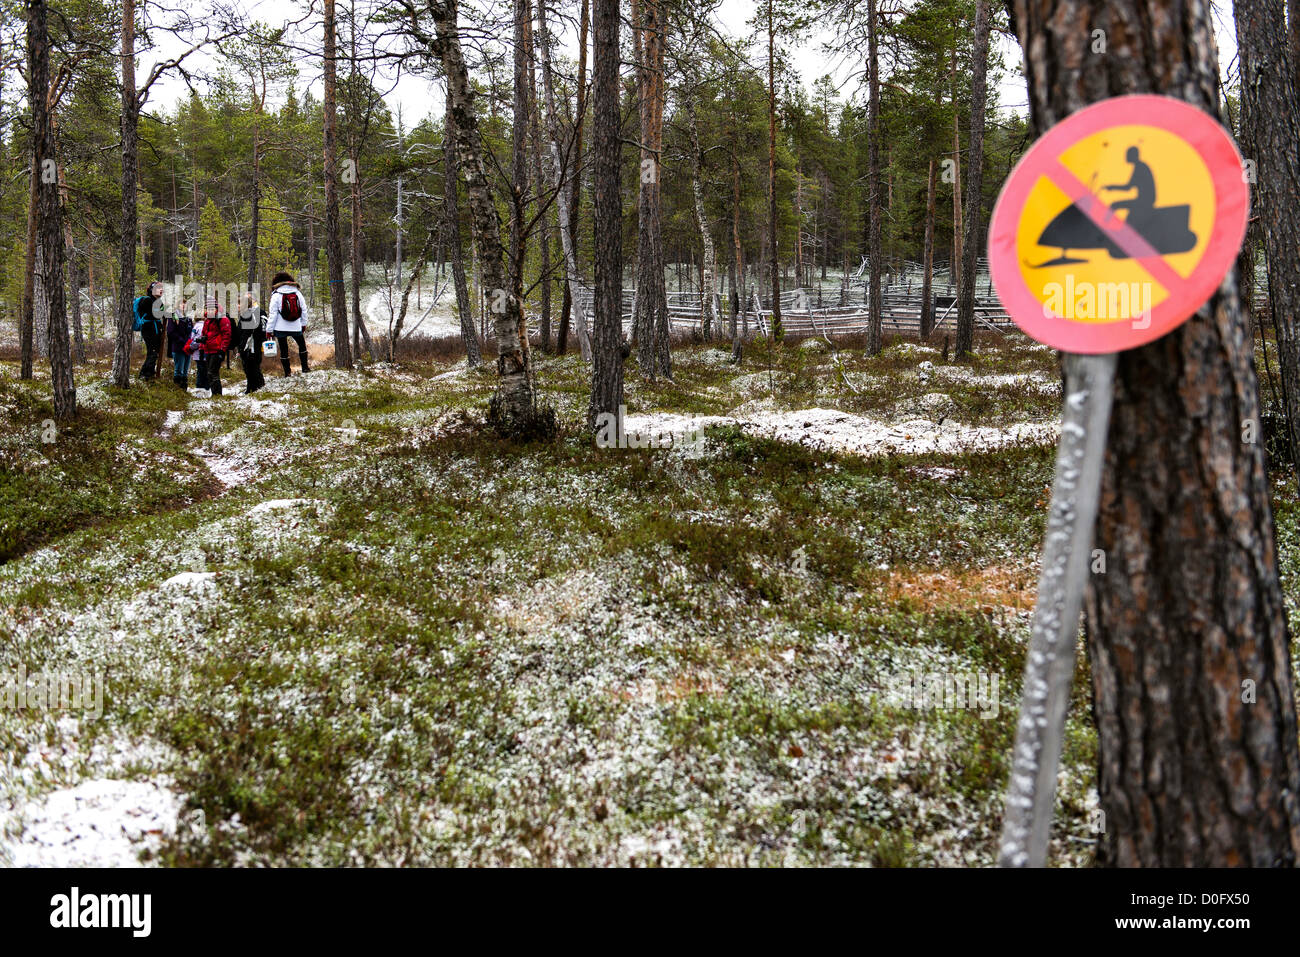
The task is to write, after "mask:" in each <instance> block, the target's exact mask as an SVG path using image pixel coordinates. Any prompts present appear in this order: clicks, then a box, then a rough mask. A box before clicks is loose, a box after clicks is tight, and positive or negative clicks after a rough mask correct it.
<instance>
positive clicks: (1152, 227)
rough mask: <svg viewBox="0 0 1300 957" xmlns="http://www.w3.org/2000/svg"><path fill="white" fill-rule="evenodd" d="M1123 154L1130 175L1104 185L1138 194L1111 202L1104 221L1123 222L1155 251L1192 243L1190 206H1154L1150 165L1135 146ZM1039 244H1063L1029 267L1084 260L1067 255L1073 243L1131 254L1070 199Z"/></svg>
mask: <svg viewBox="0 0 1300 957" xmlns="http://www.w3.org/2000/svg"><path fill="white" fill-rule="evenodd" d="M1124 158H1125V159H1126V160H1128V162H1129V163H1131V164H1132V165H1133V175H1132V176H1131V177H1129V181H1128V182H1127V183H1122V184H1116V185H1114V186H1103V187H1102V190H1103V191H1105V190H1118V191H1127V190H1130V189H1132V190H1136V191H1137V195H1136V196H1134V197H1133V198H1132V199H1123V200H1120V201H1119V202H1116V203H1112V204H1111V207H1110V209H1111V212H1110V214H1109V216H1108V218H1107V224H1108V225H1109V224H1110V223H1111V222H1113V223H1115V224H1116V225H1118V224H1119V223H1120V222H1124V223H1127V224H1128V225H1129V226H1131V227H1133V229H1134V230H1135V231H1136V232H1137V233H1138V235H1139V236H1141V237H1142V238H1143V239H1145V240H1146V241H1147V242H1148V243H1150V244H1151V247H1152V248H1153V249H1155V251H1156V252H1159V253H1165V254H1170V253H1185V252H1189V251H1191V250H1192V249H1195V248H1196V234H1195V233H1193V232H1192V231H1191V230H1190V229H1189V228H1188V220H1189V218H1190V216H1191V211H1192V207H1191V206H1187V205H1184V206H1156V178H1155V176H1154V174H1152V172H1151V167H1150V166H1148V165H1147V164H1146V163H1144V162H1142V158H1141V155H1140V154H1139V152H1138V148H1137V147H1136V146H1130V147H1129V148H1128V151H1127V152H1126V153H1125V154H1124ZM1120 210H1127V211H1128V216H1127V217H1126V218H1125V219H1123V220H1120V219H1119V217H1118V216H1116V215H1115V214H1116V213H1118V212H1119V211H1120ZM1038 245H1040V246H1055V247H1057V248H1058V249H1060V250H1061V255H1059V256H1057V257H1056V258H1055V259H1049V260H1047V261H1046V262H1041V263H1039V264H1038V265H1036V266H1035V265H1033V264H1027V265H1029V268H1031V269H1042V268H1044V267H1047V266H1064V265H1068V264H1070V263H1085V262H1087V261H1088V260H1087V259H1080V258H1078V257H1076V256H1070V255H1069V252H1070V250H1072V249H1076V250H1078V249H1104V250H1106V252H1108V253H1110V256H1111V258H1112V259H1127V258H1129V255H1128V253H1126V252H1125V251H1124V250H1123V249H1121V248H1120V247H1119V245H1118V244H1117V243H1116V242H1115V241H1114V240H1113V239H1111V237H1110V236H1109V235H1108V233H1107V231H1106V229H1103V228H1102V227H1101V226H1099V225H1098V224H1097V223H1095V222H1093V220H1092V219H1091V218H1090V217H1089V216H1088V214H1087V213H1085V212H1084V211H1083V210H1081V209H1080V208H1079V207H1078V206H1077V205H1075V204H1073V203H1071V204H1070V205H1069V206H1067V207H1066V208H1065V209H1063V210H1062V211H1061V212H1060V213H1058V214H1057V215H1056V217H1055V218H1054V219H1053V220H1052V221H1051V222H1050V223H1048V224H1047V227H1046V228H1045V229H1044V230H1043V232H1042V235H1041V236H1039V237H1038Z"/></svg>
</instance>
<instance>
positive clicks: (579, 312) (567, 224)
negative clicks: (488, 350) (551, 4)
mask: <svg viewBox="0 0 1300 957" xmlns="http://www.w3.org/2000/svg"><path fill="white" fill-rule="evenodd" d="M537 53H538V55H539V56H540V57H541V61H542V97H543V99H544V100H545V101H546V137H547V140H548V141H549V142H548V145H549V147H550V151H549V154H548V156H549V158H550V163H549V164H548V165H549V168H550V174H551V185H552V186H553V187H554V188H555V205H556V210H557V213H556V216H557V221H558V222H559V226H560V248H561V250H562V251H563V253H564V271H565V279H566V281H567V284H568V288H569V300H570V304H571V306H572V308H573V314H574V318H575V320H576V325H577V330H578V348H579V349H580V350H581V351H582V359H583V361H584V362H590V361H591V337H590V336H589V335H588V332H587V313H586V309H585V308H584V306H583V298H582V294H581V289H582V277H581V275H580V274H579V273H578V251H577V247H576V245H575V239H574V229H573V223H574V219H573V216H572V210H571V207H570V206H569V203H570V201H571V200H572V199H573V198H574V197H576V195H577V185H576V184H577V180H578V177H577V176H576V175H574V174H573V173H572V172H570V173H568V174H567V175H566V170H565V164H564V163H563V161H562V160H561V158H560V123H559V118H558V117H557V115H556V112H555V79H554V76H553V73H552V68H551V34H550V29H549V27H548V26H547V19H546V0H537ZM577 162H578V158H577V157H576V156H575V157H570V162H569V165H570V167H572V166H573V165H576V164H577ZM564 338H565V336H564V329H563V328H562V329H561V334H560V346H559V351H560V352H564V346H565V342H564Z"/></svg>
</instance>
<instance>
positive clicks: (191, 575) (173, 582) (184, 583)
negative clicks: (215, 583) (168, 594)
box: [162, 572, 217, 588]
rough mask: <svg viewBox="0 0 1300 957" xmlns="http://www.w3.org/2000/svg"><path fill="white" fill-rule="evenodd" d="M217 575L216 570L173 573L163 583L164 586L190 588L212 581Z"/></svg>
mask: <svg viewBox="0 0 1300 957" xmlns="http://www.w3.org/2000/svg"><path fill="white" fill-rule="evenodd" d="M216 577H217V573H216V572H181V573H180V574H179V575H173V576H172V577H171V578H169V579H167V580H166V581H165V582H163V583H162V587H163V588H169V587H172V586H176V587H179V588H189V587H191V586H193V585H202V584H205V583H206V582H210V581H212V580H214V579H215V578H216Z"/></svg>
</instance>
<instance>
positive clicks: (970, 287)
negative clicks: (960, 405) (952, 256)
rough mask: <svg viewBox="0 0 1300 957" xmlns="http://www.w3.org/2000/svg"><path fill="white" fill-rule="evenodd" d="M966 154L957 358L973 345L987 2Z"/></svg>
mask: <svg viewBox="0 0 1300 957" xmlns="http://www.w3.org/2000/svg"><path fill="white" fill-rule="evenodd" d="M971 57H972V62H971V104H970V144H969V149H970V153H969V156H968V159H967V163H966V209H965V213H964V215H963V217H962V218H963V220H964V229H965V234H964V235H963V237H962V244H961V248H962V256H961V284H960V286H959V291H958V295H957V358H959V359H960V358H963V357H964V356H967V355H970V351H971V348H972V347H973V346H974V344H975V265H976V259H977V254H978V253H979V228H980V205H981V194H982V190H983V182H984V104H985V98H986V95H987V90H988V82H987V81H988V60H989V0H976V2H975V43H974V46H973V48H972V52H971Z"/></svg>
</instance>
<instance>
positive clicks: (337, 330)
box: [323, 0, 356, 369]
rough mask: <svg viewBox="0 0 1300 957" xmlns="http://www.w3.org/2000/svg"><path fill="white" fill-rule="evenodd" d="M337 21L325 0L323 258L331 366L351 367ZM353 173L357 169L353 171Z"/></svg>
mask: <svg viewBox="0 0 1300 957" xmlns="http://www.w3.org/2000/svg"><path fill="white" fill-rule="evenodd" d="M337 31H338V21H337V19H336V18H335V16H334V0H325V99H324V103H323V110H324V127H325V148H324V165H325V258H326V260H327V261H328V263H329V274H330V316H331V318H332V320H333V327H334V366H335V368H338V369H350V368H352V346H351V343H349V342H348V303H347V300H346V299H345V298H344V286H343V240H342V236H341V229H340V225H339V186H338V155H339V147H338V111H337V108H336V106H335V87H336V85H337V78H338V63H337V56H338V36H337ZM352 172H353V175H356V170H353V171H352Z"/></svg>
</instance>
